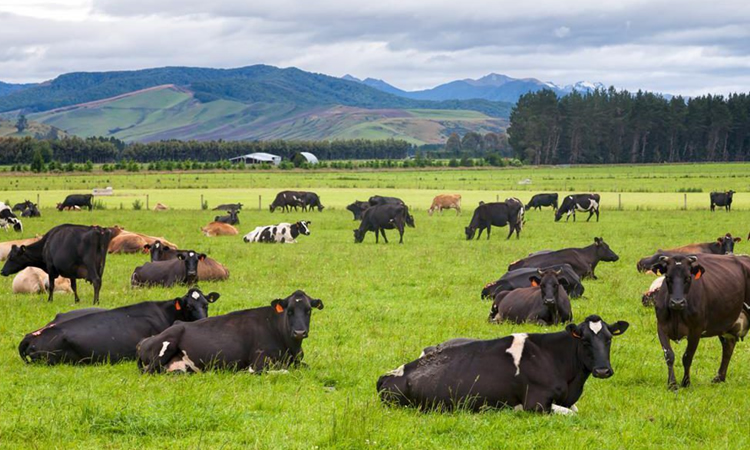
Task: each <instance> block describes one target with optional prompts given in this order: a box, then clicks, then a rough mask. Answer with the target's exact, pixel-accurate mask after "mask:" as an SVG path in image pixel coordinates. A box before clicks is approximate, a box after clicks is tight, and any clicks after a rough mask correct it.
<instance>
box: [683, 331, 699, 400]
mask: <svg viewBox="0 0 750 450" xmlns="http://www.w3.org/2000/svg"><path fill="white" fill-rule="evenodd" d="M700 341H701V335H700V333H697V334H691V335H689V336H688V342H687V348H686V349H685V354H683V355H682V367H683V368H684V369H685V374H684V375H683V376H682V387H689V386H690V366H692V365H693V357H694V356H695V351H696V350H698V343H700Z"/></svg>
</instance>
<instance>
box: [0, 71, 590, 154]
mask: <svg viewBox="0 0 750 450" xmlns="http://www.w3.org/2000/svg"><path fill="white" fill-rule="evenodd" d="M597 87H602V86H601V84H593V83H589V84H580V85H577V86H564V87H560V86H557V85H554V84H553V83H543V82H540V81H538V80H535V79H522V80H521V79H514V78H511V77H507V76H505V75H499V74H490V75H487V76H485V77H482V78H480V79H478V80H471V79H466V80H457V81H453V82H450V83H446V84H443V85H440V86H437V87H435V88H432V89H427V90H422V91H404V90H402V89H398V88H396V87H394V86H392V85H390V84H388V83H386V82H384V81H382V80H376V79H372V78H367V79H364V80H359V79H357V78H354V77H352V76H345V77H343V78H337V77H332V76H328V75H323V74H318V73H311V72H306V71H303V70H300V69H297V68H278V67H273V66H268V65H253V66H247V67H240V68H235V69H213V68H196V67H162V68H153V69H144V70H132V71H111V72H74V73H68V74H63V75H60V76H58V77H57V78H55V79H53V80H50V81H46V82H43V83H36V84H9V83H0V116H3V117H5V118H8V119H11V120H13V119H14V118H15V117H17V116H18V115H19V114H26V115H27V116H28V117H29V119H31V120H33V121H35V122H39V123H41V124H44V125H48V126H52V127H55V129H61V130H65V132H67V133H68V134H72V135H78V136H105V137H110V136H112V137H116V138H118V139H122V140H125V141H129V142H135V141H140V142H146V141H154V140H162V139H197V140H209V139H231V140H252V139H312V140H319V139H338V138H342V139H344V138H346V139H353V138H367V139H386V138H399V139H406V140H407V141H409V142H411V143H414V144H426V143H443V142H445V140H446V139H447V137H448V136H449V135H450V134H451V133H453V132H457V133H459V134H463V133H466V132H467V131H476V132H480V133H487V132H502V131H503V130H504V129H505V127H506V126H507V119H508V117H509V115H510V111H511V109H512V106H513V102H515V101H516V100H517V99H518V97H519V96H520V95H522V94H523V93H525V92H531V91H535V90H540V89H552V90H554V91H555V92H556V93H558V94H559V95H565V94H566V93H569V92H571V91H572V90H573V89H578V90H587V91H588V90H590V89H595V88H597Z"/></svg>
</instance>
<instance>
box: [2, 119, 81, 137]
mask: <svg viewBox="0 0 750 450" xmlns="http://www.w3.org/2000/svg"><path fill="white" fill-rule="evenodd" d="M26 136H31V137H33V138H36V139H62V138H64V137H66V136H67V133H65V132H64V131H63V130H61V129H59V128H57V127H54V126H51V125H48V124H44V123H40V122H37V121H33V120H29V122H28V125H27V127H26V129H25V130H23V131H22V132H19V131H18V128H16V121H15V120H4V119H0V137H26Z"/></svg>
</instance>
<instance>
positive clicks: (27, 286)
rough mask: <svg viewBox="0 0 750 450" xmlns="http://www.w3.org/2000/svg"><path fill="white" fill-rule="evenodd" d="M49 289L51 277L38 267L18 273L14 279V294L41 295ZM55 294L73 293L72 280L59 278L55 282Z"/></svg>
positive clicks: (28, 268)
mask: <svg viewBox="0 0 750 450" xmlns="http://www.w3.org/2000/svg"><path fill="white" fill-rule="evenodd" d="M47 289H49V275H47V272H45V271H43V270H42V269H39V268H37V267H27V268H25V269H23V270H22V271H20V272H18V275H16V276H15V278H13V293H14V294H39V293H42V292H47ZM55 292H62V293H71V292H73V289H71V287H70V279H69V278H65V277H57V279H56V280H55Z"/></svg>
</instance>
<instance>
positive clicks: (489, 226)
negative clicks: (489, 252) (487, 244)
mask: <svg viewBox="0 0 750 450" xmlns="http://www.w3.org/2000/svg"><path fill="white" fill-rule="evenodd" d="M490 231H492V225H487V240H488V241H489V240H490Z"/></svg>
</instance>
